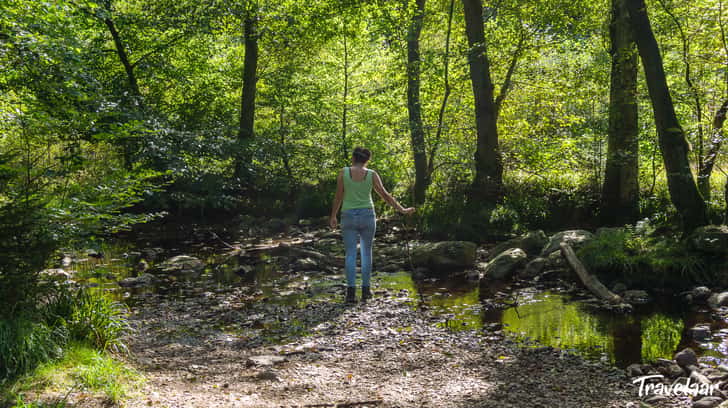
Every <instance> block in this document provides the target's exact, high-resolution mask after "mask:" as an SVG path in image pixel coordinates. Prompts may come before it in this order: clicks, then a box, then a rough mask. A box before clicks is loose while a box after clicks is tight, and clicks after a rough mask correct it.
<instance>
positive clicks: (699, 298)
mask: <svg viewBox="0 0 728 408" xmlns="http://www.w3.org/2000/svg"><path fill="white" fill-rule="evenodd" d="M711 294H712V292H711V290H710V289H709V288H708V287H707V286H696V287H694V288H692V289H691V290H690V295H691V296H692V297H693V300H694V301H696V302H704V301H706V300H708V298H709V297H710V295H711Z"/></svg>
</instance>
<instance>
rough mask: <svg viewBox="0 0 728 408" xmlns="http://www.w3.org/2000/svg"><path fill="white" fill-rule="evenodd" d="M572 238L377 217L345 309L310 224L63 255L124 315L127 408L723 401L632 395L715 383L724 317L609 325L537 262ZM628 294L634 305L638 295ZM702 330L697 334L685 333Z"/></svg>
mask: <svg viewBox="0 0 728 408" xmlns="http://www.w3.org/2000/svg"><path fill="white" fill-rule="evenodd" d="M218 234H219V236H218ZM574 236H575V234H574V233H567V234H561V238H559V237H557V238H554V237H552V239H548V238H547V237H546V236H545V235H544V234H543V233H537V232H534V233H531V234H527V235H526V236H524V237H521V238H520V239H516V240H512V241H510V242H508V243H506V244H501V245H498V246H495V247H494V246H492V245H490V246H476V245H474V244H470V243H429V244H421V243H419V242H417V241H409V239H411V237H412V234H411V232H410V231H407V230H404V229H403V228H402V226H401V225H397V224H393V223H388V222H387V221H386V220H384V222H380V225H379V232H378V235H377V240H376V247H375V254H376V255H375V256H376V258H375V274H374V279H373V288H374V291H375V298H374V300H373V301H370V302H368V303H367V304H359V305H356V306H354V307H346V306H345V305H344V304H343V302H342V293H343V289H344V280H343V276H342V273H341V272H342V266H343V248H342V246H341V243H340V241H341V240H340V237H339V235H338V234H337V233H336V232H331V231H328V230H326V229H324V228H323V226H322V225H321V224H320V223H318V224H317V222H316V220H311V221H306V222H303V223H299V224H297V225H285V224H284V223H280V222H278V223H273V224H271V221H266V222H262V221H261V222H250V223H248V226H247V227H245V228H243V231H242V232H241V230H240V229H237V228H236V229H235V230H234V231H227V233H226V232H225V231H221V229H220V228H215V229H211V228H210V227H209V226H201V227H198V228H193V229H192V230H191V231H190V230H189V229H184V228H183V229H176V227H174V226H173V230H172V231H171V232H170V231H167V232H163V230H159V229H155V230H153V231H151V232H150V233H147V234H144V233H142V234H138V235H137V236H135V237H133V238H134V239H133V240H129V239H127V240H125V241H123V243H122V244H119V245H118V246H116V247H113V246H112V247H108V248H102V249H100V250H98V251H91V252H95V254H91V253H90V252H89V251H85V252H84V253H82V254H81V255H80V258H81V259H79V256H78V254H75V255H74V254H69V257H68V258H69V259H66V260H64V262H66V263H67V265H65V268H66V271H63V273H66V274H68V275H69V277H71V278H72V279H76V280H80V281H84V282H86V284H89V285H92V286H97V287H98V288H100V289H101V290H108V291H109V292H110V293H111V294H112V296H116V297H117V298H118V299H119V300H122V301H125V302H126V303H127V304H128V305H129V306H130V308H131V320H132V324H133V326H134V327H135V331H134V333H132V334H131V335H130V336H129V338H128V343H129V346H130V350H131V354H130V356H129V359H130V361H131V363H132V364H134V365H136V366H137V367H139V368H140V369H141V370H142V371H143V372H144V373H145V374H146V376H147V378H148V382H147V385H146V386H145V388H144V389H143V390H142V392H141V393H140V394H139V395H136V396H135V397H133V398H132V399H131V400H129V401H127V403H126V406H169V407H172V406H179V407H183V406H184V407H187V406H200V407H206V406H256V407H257V406H335V405H336V404H338V406H391V407H395V406H397V407H409V406H412V407H415V406H417V407H419V406H433V407H440V406H452V407H473V406H484V407H490V406H493V407H496V406H497V407H503V406H506V407H508V406H513V407H516V406H518V407H524V406H525V407H529V406H533V407H537V406H543V407H550V406H564V407H567V406H568V407H571V406H573V407H608V406H615V407H616V406H639V404H640V403H645V402H647V403H649V404H653V405H655V406H691V405H694V404H695V406H707V407H710V406H716V405H718V404H719V403H722V401H723V400H722V397H721V395H720V394H717V395H715V396H714V397H715V398H713V399H710V400H709V399H706V398H702V402H701V399H697V398H691V397H688V396H674V395H672V396H669V397H666V398H659V396H656V395H655V393H654V392H653V393H652V395H645V396H640V395H639V388H638V384H634V383H633V380H634V379H635V378H638V377H639V376H645V375H658V374H659V375H663V378H661V379H657V380H653V379H651V380H650V381H663V382H664V383H666V384H667V383H668V382H670V383H672V382H674V380H675V379H676V378H680V377H683V378H688V376H690V375H692V376H693V377H695V378H697V377H698V375H697V374H695V375H693V373H694V372H697V373H698V374H701V375H703V376H704V377H705V378H706V379H708V381H711V383H719V382H720V381H721V379H722V377H719V375H720V364H721V363H722V362H723V358H724V357H725V352H724V351H723V349H722V347H724V342H723V338H724V337H723V336H725V335H726V333H725V326H722V325H721V323H720V322H725V318H724V316H722V315H721V314H720V313H721V312H720V311H713V312H710V311H707V312H706V311H702V309H700V307H697V308H696V309H695V310H692V311H688V312H686V310H685V309H684V308H679V310H670V308H669V307H667V306H666V305H665V304H656V303H654V302H653V303H652V305H653V306H640V305H638V306H637V307H636V310H635V311H634V313H631V314H627V315H625V314H621V313H614V312H613V311H605V310H604V308H603V307H602V306H603V304H602V302H600V301H598V300H597V299H594V298H593V297H592V296H591V295H590V294H589V293H588V292H586V291H585V290H584V289H582V288H581V286H580V285H579V284H577V283H576V282H575V281H574V279H573V277H569V276H568V271H567V269H566V267H565V265H564V263H563V260H561V259H559V257H558V256H556V255H554V253H556V254H557V255H558V252H550V253H544V252H546V251H545V250H546V248H548V246H549V245H552V242H550V241H553V240H554V239H557V240H563V239H571V238H573V237H574ZM161 237H164V238H165V239H160V238H161ZM221 237H222V238H221ZM563 237H566V238H563ZM570 242H571V243H576V242H577V241H576V240H572V241H570ZM557 245H558V243H557ZM577 245H578V243H577ZM535 252H537V253H535ZM90 255H95V256H90ZM453 267H455V268H454V269H456V270H457V272H448V273H447V274H441V273H440V272H441V270H448V271H450V270H453ZM496 267H498V270H497V271H496V272H494V271H495V270H496ZM69 270H70V271H73V270H75V271H76V272H69ZM53 273H59V272H58V271H57V270H56V271H55V272H53ZM484 276H485V278H483V277H484ZM494 276H497V279H493V278H494ZM624 289H626V288H624ZM622 294H623V295H625V293H624V290H623V291H622ZM626 295H629V294H626ZM693 295H697V296H698V297H700V296H703V294H700V293H697V292H696V293H695V294H691V296H693ZM711 295H712V294H711ZM630 296H633V297H634V298H635V299H637V301H635V303H637V304H638V303H639V302H638V301H640V300H641V297H642V296H643V293H632V294H631V295H630ZM624 297H625V298H629V296H624ZM691 300H693V299H691ZM714 300H715V299H714ZM669 303H673V304H674V303H675V302H668V304H669ZM701 325H702V326H703V327H706V326H707V330H708V334H707V337H705V333H704V332H703V333H702V335H703V336H704V337H694V334H695V333H698V335H699V336H700V335H701V334H700V333H701V332H700V331H699V330H698V331H697V332H696V331H695V330H693V328H694V327H701ZM685 347H693V348H695V349H696V350H697V351H698V353H699V354H700V356H699V357H698V356H696V359H698V358H699V360H697V364H695V365H687V366H683V365H680V364H678V363H677V362H675V361H672V358H673V354H674V353H675V351H677V350H680V349H682V348H685ZM648 361H650V362H651V363H649V364H648V363H647V362H648ZM643 363H644V364H643ZM691 366H692V367H691ZM676 367H677V368H676ZM625 368H626V370H625ZM678 368H679V369H680V370H681V371H680V373H678ZM711 370H712V371H711ZM663 372H664V373H665V374H662V373H663ZM718 388H719V389H720V387H718ZM709 403H710V404H712V403H715V405H708V404H709ZM347 404H348V405H347ZM698 404H702V405H698Z"/></svg>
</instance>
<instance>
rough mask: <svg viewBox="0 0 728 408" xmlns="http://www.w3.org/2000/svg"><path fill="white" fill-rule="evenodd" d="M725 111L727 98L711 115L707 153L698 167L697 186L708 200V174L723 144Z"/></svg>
mask: <svg viewBox="0 0 728 408" xmlns="http://www.w3.org/2000/svg"><path fill="white" fill-rule="evenodd" d="M726 112H728V99H727V100H725V101H723V104H722V105H721V106H720V109H718V111H716V112H715V116H713V128H712V129H711V132H710V135H711V137H710V147H709V148H708V154H706V155H705V158H704V159H703V165H702V166H700V168H699V169H698V188H699V189H700V193H701V194H702V195H703V198H705V199H706V200H710V176H711V174H712V173H713V167H714V166H715V160H716V158H717V157H718V152H720V147H721V145H722V144H723V137H724V136H723V124H724V123H725V118H726Z"/></svg>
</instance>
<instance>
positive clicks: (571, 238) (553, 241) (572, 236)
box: [541, 230, 594, 257]
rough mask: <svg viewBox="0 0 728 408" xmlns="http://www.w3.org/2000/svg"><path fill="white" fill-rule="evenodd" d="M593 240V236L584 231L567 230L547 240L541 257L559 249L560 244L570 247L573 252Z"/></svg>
mask: <svg viewBox="0 0 728 408" xmlns="http://www.w3.org/2000/svg"><path fill="white" fill-rule="evenodd" d="M593 239H594V234H592V233H591V232H589V231H585V230H568V231H561V232H557V233H556V234H554V235H552V236H551V238H549V242H548V243H547V244H546V245H545V246H544V247H543V250H542V251H541V256H544V257H546V256H549V255H550V254H551V253H553V252H556V251H558V250H560V249H561V247H560V245H561V243H562V242H566V243H567V244H569V245H571V247H572V248H574V250H576V249H578V248H580V247H581V246H583V245H584V244H586V243H587V242H589V241H591V240H593Z"/></svg>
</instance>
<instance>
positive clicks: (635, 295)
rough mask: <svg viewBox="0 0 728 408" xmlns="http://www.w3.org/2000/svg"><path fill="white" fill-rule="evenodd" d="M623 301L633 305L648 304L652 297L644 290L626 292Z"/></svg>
mask: <svg viewBox="0 0 728 408" xmlns="http://www.w3.org/2000/svg"><path fill="white" fill-rule="evenodd" d="M622 299H624V301H625V302H627V303H629V304H633V305H634V304H637V305H639V304H644V303H648V302H649V301H650V300H651V299H650V295H648V294H647V292H645V291H644V290H626V291H624V293H623V294H622Z"/></svg>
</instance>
